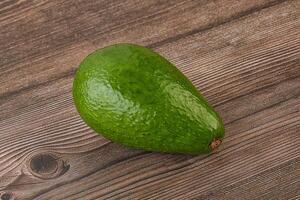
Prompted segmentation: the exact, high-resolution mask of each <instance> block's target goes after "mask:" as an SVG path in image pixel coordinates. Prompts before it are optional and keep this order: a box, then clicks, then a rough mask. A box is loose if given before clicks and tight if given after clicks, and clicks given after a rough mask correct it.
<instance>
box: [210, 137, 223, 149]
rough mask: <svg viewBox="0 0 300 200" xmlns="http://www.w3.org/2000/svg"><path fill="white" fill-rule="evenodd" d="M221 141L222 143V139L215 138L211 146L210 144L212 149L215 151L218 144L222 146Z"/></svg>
mask: <svg viewBox="0 0 300 200" xmlns="http://www.w3.org/2000/svg"><path fill="white" fill-rule="evenodd" d="M221 143H222V140H220V139H216V138H214V139H213V141H212V142H211V143H210V145H209V146H210V148H211V150H212V151H213V150H215V149H216V148H218V146H220V144H221Z"/></svg>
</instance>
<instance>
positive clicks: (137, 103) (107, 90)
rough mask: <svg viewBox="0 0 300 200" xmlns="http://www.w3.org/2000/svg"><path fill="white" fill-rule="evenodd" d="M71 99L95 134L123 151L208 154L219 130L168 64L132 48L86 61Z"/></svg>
mask: <svg viewBox="0 0 300 200" xmlns="http://www.w3.org/2000/svg"><path fill="white" fill-rule="evenodd" d="M73 99H74V103H75V106H76V108H77V110H78V112H79V114H80V116H81V117H82V119H83V120H84V121H85V122H86V123H87V124H88V125H89V126H90V127H91V128H92V129H94V130H95V131H96V132H97V133H101V134H102V135H103V136H104V137H105V138H107V139H109V140H112V141H114V142H117V143H121V144H123V145H125V146H129V147H134V148H138V149H144V150H147V151H158V152H168V153H185V154H200V153H209V152H211V150H212V149H211V148H210V143H211V142H212V141H213V140H214V139H223V137H224V125H223V122H222V120H221V118H220V117H219V115H218V114H217V113H216V112H215V111H214V110H213V108H212V107H211V106H210V105H209V104H208V103H207V102H206V101H205V99H204V98H203V97H202V96H201V94H200V93H199V92H198V91H197V89H196V88H195V87H194V86H193V84H192V83H191V82H190V81H189V80H188V79H187V78H186V77H185V76H184V75H183V74H182V73H181V72H180V71H179V70H178V69H177V68H176V67H175V66H174V65H173V64H171V63H170V62H169V61H168V60H166V59H165V58H163V57H162V56H160V55H159V54H157V53H156V52H154V51H152V50H150V49H148V48H145V47H142V46H138V45H134V44H115V45H112V46H108V47H105V48H102V49H99V50H96V51H95V52H93V53H92V54H90V55H88V56H87V57H86V58H85V59H84V60H83V61H82V62H81V64H80V66H79V68H78V69H77V71H76V75H75V79H74V82H73Z"/></svg>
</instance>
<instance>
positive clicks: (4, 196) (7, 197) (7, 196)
mask: <svg viewBox="0 0 300 200" xmlns="http://www.w3.org/2000/svg"><path fill="white" fill-rule="evenodd" d="M0 197H1V198H0V199H1V200H14V199H15V198H14V196H13V194H12V193H11V192H4V193H1V194H0Z"/></svg>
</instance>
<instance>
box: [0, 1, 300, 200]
mask: <svg viewBox="0 0 300 200" xmlns="http://www.w3.org/2000/svg"><path fill="white" fill-rule="evenodd" d="M118 42H130V43H137V44H140V45H144V46H147V47H149V48H152V49H154V50H155V51H157V52H159V53H161V54H162V55H164V56H165V57H166V58H168V59H169V60H170V61H171V62H173V63H174V64H175V65H176V66H177V67H178V68H179V69H180V70H181V71H182V72H183V73H184V74H185V75H186V76H187V77H189V79H190V80H191V81H192V82H193V83H194V84H195V85H196V87H197V88H198V89H199V90H200V91H201V92H202V94H203V95H204V96H205V97H206V99H207V100H208V101H209V102H210V103H211V104H212V105H213V106H214V107H215V108H216V110H217V111H218V112H219V113H220V115H221V116H222V117H223V119H224V122H225V124H226V125H225V126H226V138H225V141H224V143H223V144H222V146H221V147H220V149H219V150H218V151H217V152H215V153H213V154H211V155H200V156H194V157H193V156H188V155H171V154H162V153H152V152H144V151H140V150H133V149H129V148H125V147H122V146H120V145H118V144H115V143H112V142H110V141H108V140H106V139H104V138H103V137H102V136H99V135H97V134H95V133H94V132H93V131H92V130H91V129H90V128H88V127H87V126H86V125H85V124H84V123H83V121H82V120H81V119H80V117H79V115H78V113H77V112H76V110H75V107H74V105H73V101H72V96H71V89H72V81H73V77H74V72H75V70H76V68H77V67H78V65H79V63H80V61H81V60H82V59H83V58H84V57H85V56H86V55H88V54H89V53H90V52H92V51H94V50H95V49H97V48H101V47H104V46H106V45H109V44H114V43H118ZM0 82H1V84H0V136H1V138H0V193H1V194H0V196H1V198H0V199H1V200H12V199H18V200H25V199H39V200H40V199H43V200H50V199H53V200H68V199H76V200H77V199H148V198H149V199H172V200H173V199H241V200H245V199H249V200H250V199H251V200H252V199H262V200H269V199H300V112H299V111H300V98H299V95H300V1H299V0H251V1H249V0H214V1H212V0H211V1H209V0H172V1H167V0H111V1H108V0H106V1H105V0H100V1H96V0H76V1H67V0H53V1H52V0H35V1H33V0H32V1H29V0H2V1H1V2H0Z"/></svg>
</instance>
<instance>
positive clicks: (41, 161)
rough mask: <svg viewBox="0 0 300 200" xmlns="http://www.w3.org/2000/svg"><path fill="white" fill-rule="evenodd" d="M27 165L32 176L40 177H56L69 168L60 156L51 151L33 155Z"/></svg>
mask: <svg viewBox="0 0 300 200" xmlns="http://www.w3.org/2000/svg"><path fill="white" fill-rule="evenodd" d="M27 166H28V168H29V171H30V172H31V173H32V174H33V175H34V176H36V177H39V178H42V179H51V178H56V177H58V176H61V175H63V174H64V173H65V172H66V171H68V169H69V168H70V166H69V165H66V163H65V162H64V161H63V160H62V159H61V158H59V157H58V156H56V155H55V154H52V153H38V154H35V155H33V156H32V157H31V158H30V159H29V162H28V163H27Z"/></svg>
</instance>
